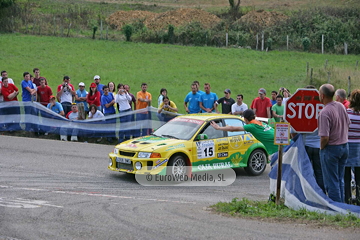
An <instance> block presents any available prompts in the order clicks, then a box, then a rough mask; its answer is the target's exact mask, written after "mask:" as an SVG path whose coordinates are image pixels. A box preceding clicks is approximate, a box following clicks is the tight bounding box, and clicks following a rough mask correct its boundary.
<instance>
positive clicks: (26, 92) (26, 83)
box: [21, 72, 36, 102]
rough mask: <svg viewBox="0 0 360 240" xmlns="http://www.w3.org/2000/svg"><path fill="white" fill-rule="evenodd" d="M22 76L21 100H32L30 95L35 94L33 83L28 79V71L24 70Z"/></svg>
mask: <svg viewBox="0 0 360 240" xmlns="http://www.w3.org/2000/svg"><path fill="white" fill-rule="evenodd" d="M23 76H24V80H22V82H21V88H22V95H21V96H22V101H23V102H30V101H31V100H32V96H33V95H34V94H36V90H35V89H34V85H33V83H32V81H31V79H30V73H28V72H24V74H23Z"/></svg>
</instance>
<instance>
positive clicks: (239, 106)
mask: <svg viewBox="0 0 360 240" xmlns="http://www.w3.org/2000/svg"><path fill="white" fill-rule="evenodd" d="M243 99H244V96H243V95H242V94H238V95H237V97H236V103H234V104H233V105H232V106H231V113H232V114H233V115H239V116H242V115H243V112H244V111H245V110H247V109H248V106H247V105H246V104H245V103H243Z"/></svg>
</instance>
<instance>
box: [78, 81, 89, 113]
mask: <svg viewBox="0 0 360 240" xmlns="http://www.w3.org/2000/svg"><path fill="white" fill-rule="evenodd" d="M88 94H89V93H88V92H87V91H86V90H85V83H83V82H80V83H79V89H78V90H76V92H75V103H76V105H78V108H79V106H80V104H83V105H84V112H85V116H87V115H88V114H89V107H88V104H87V102H86V100H87V96H88Z"/></svg>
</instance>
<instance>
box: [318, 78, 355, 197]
mask: <svg viewBox="0 0 360 240" xmlns="http://www.w3.org/2000/svg"><path fill="white" fill-rule="evenodd" d="M319 92H320V93H319V98H320V101H321V102H322V103H323V104H324V105H325V106H324V108H323V109H322V110H321V111H320V113H319V118H318V126H319V128H318V129H319V136H320V160H321V168H322V173H323V179H324V184H325V190H326V192H327V194H328V196H329V198H331V199H332V200H333V201H336V202H344V182H343V179H344V170H345V164H346V159H347V157H348V151H349V149H348V143H347V142H348V130H349V124H350V120H349V117H348V114H347V113H346V110H345V107H344V106H343V105H342V104H341V103H338V102H336V101H333V97H334V94H335V89H334V86H332V85H331V84H324V85H322V86H321V87H320V90H319Z"/></svg>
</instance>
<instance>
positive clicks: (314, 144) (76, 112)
mask: <svg viewBox="0 0 360 240" xmlns="http://www.w3.org/2000/svg"><path fill="white" fill-rule="evenodd" d="M33 74H34V76H33V75H31V74H30V73H29V72H24V73H23V78H24V79H23V80H22V81H21V83H20V85H21V86H19V88H18V87H17V86H16V85H15V84H14V81H13V80H12V79H11V78H9V77H8V74H7V72H6V71H2V72H1V78H0V83H1V84H0V102H4V101H5V102H6V101H18V95H19V94H20V92H21V94H22V95H21V96H22V99H21V100H22V101H23V102H28V101H36V102H39V103H40V104H41V105H43V106H45V107H47V108H49V109H51V110H52V111H53V112H54V113H56V114H59V115H60V116H63V117H66V118H68V119H69V120H81V119H84V118H88V119H102V118H104V117H105V116H109V115H112V114H115V113H117V112H118V113H126V112H130V111H133V110H140V109H144V111H140V112H139V111H138V112H137V113H136V114H127V115H126V114H124V115H123V116H121V117H120V123H121V124H126V123H127V122H132V121H134V119H135V117H136V122H137V125H136V129H137V130H134V131H131V130H126V128H125V130H121V131H120V132H119V142H122V141H124V140H127V139H130V138H131V136H133V137H134V136H145V135H147V134H149V133H150V131H151V129H149V128H148V127H147V125H146V124H145V122H146V121H142V120H147V119H149V113H148V110H147V108H148V107H149V106H151V101H152V95H151V93H149V92H148V91H147V88H148V85H147V84H146V83H142V84H141V90H140V91H138V92H137V93H136V95H134V94H132V93H131V92H130V86H129V85H124V84H118V85H117V86H116V85H115V83H114V82H109V83H108V84H102V83H101V78H100V76H99V75H95V76H94V78H93V80H94V81H93V82H92V83H91V84H90V86H89V89H88V91H87V90H86V86H85V84H84V83H83V82H80V83H79V84H78V89H75V87H74V85H72V84H71V79H70V77H69V76H64V77H63V82H62V83H61V84H59V85H58V86H57V89H56V93H54V92H53V90H52V89H51V88H50V86H48V81H47V79H46V78H45V77H42V76H41V75H40V69H39V68H34V69H33ZM115 86H116V89H115ZM190 87H191V91H190V92H189V93H188V94H186V96H185V98H184V103H183V104H184V108H185V111H186V113H188V114H192V113H220V112H221V113H222V114H233V115H238V116H242V117H245V116H244V113H245V112H246V113H247V114H248V115H249V114H250V115H249V116H247V118H245V119H248V120H247V122H249V123H250V122H252V121H255V120H254V119H253V118H254V117H255V116H256V117H260V118H268V119H271V118H274V121H276V122H279V121H282V120H283V117H284V106H285V103H286V101H287V100H288V99H289V98H290V97H291V93H290V91H289V90H288V89H287V88H284V87H281V88H280V89H279V90H278V91H276V90H273V91H272V92H271V98H268V97H267V96H266V90H265V89H264V88H260V89H259V90H258V97H256V98H255V99H253V100H252V102H251V105H250V108H249V109H251V112H249V111H247V110H248V105H247V104H246V103H244V102H243V100H244V95H243V94H241V93H237V95H236V101H235V100H234V99H233V98H231V94H232V92H231V90H230V89H228V88H227V89H225V90H224V97H221V98H218V96H217V94H216V93H214V92H211V85H210V83H205V84H204V91H202V90H201V89H200V83H199V82H198V81H194V82H193V83H192V84H191V86H190ZM309 88H313V87H312V86H309ZM20 89H21V90H20ZM319 92H320V96H319V98H320V100H321V101H322V103H323V104H324V105H325V107H324V109H323V110H322V111H321V112H320V115H319V119H318V126H319V129H318V130H317V131H316V132H314V133H305V134H303V136H304V144H305V148H306V151H307V153H308V156H309V158H310V160H311V162H312V164H313V169H314V175H315V179H316V181H317V183H318V185H319V187H320V188H321V189H322V190H323V191H324V192H325V193H327V194H328V195H329V197H330V198H331V199H333V200H334V201H339V202H346V203H351V202H352V192H351V181H352V179H353V178H352V177H351V175H352V174H353V175H354V176H355V177H354V180H355V186H356V198H355V199H356V200H355V201H356V204H357V205H360V195H359V194H360V193H359V192H360V90H354V91H353V92H352V93H351V94H349V96H347V95H346V91H345V90H344V89H337V90H336V91H335V88H334V87H333V86H332V85H330V84H325V85H323V86H321V88H320V89H319ZM334 98H335V100H333V99H334ZM157 100H158V101H157V108H158V111H157V116H158V118H159V120H160V121H164V122H166V121H169V120H171V119H172V118H174V117H175V116H176V114H175V113H177V112H178V107H177V105H176V103H175V102H174V101H171V100H170V98H169V96H168V91H167V90H166V89H165V88H162V89H160V94H159V97H158V99H157ZM219 105H221V111H220V110H218V106H219ZM80 110H81V111H80ZM26 111H27V110H26V109H25V113H26ZM80 112H83V113H84V117H82V114H80ZM256 124H257V125H259V123H258V122H256ZM214 127H216V128H218V129H222V130H229V129H231V128H229V127H219V126H217V125H216V124H214ZM25 130H29V129H25ZM295 134H296V133H294V135H295ZM260 135H261V134H260ZM260 135H259V137H260ZM68 137H70V136H67V135H66V133H62V131H60V139H61V140H63V141H67V140H68ZM260 138H261V137H260ZM70 140H71V141H78V138H77V130H76V129H74V130H73V131H72V133H71V137H70ZM101 140H102V138H101V137H100V138H98V139H97V141H101ZM108 141H112V139H109V138H108ZM269 141H270V140H269ZM344 180H345V181H344Z"/></svg>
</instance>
